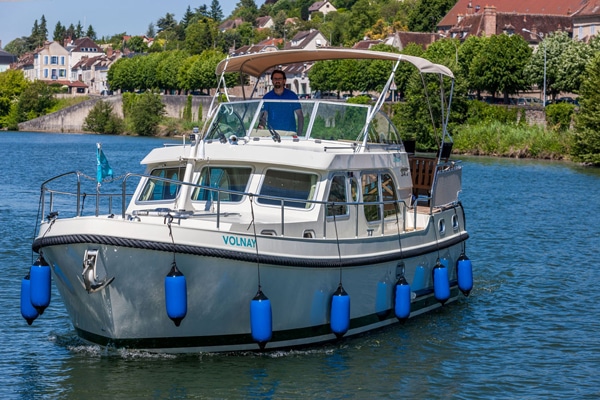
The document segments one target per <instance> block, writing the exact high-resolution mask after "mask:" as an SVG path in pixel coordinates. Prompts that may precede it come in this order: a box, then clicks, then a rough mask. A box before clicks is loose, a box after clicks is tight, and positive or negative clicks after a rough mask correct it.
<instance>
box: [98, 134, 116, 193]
mask: <svg viewBox="0 0 600 400" xmlns="http://www.w3.org/2000/svg"><path fill="white" fill-rule="evenodd" d="M97 146H98V150H97V152H96V161H97V169H96V180H97V181H98V183H101V182H102V181H103V180H104V179H106V178H112V177H113V170H112V168H111V167H110V165H108V160H107V159H106V156H105V155H104V152H103V151H102V146H101V145H100V143H97Z"/></svg>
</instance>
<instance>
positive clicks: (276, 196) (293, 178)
mask: <svg viewBox="0 0 600 400" xmlns="http://www.w3.org/2000/svg"><path fill="white" fill-rule="evenodd" d="M316 184H317V175H315V174H306V173H302V172H292V171H280V170H275V169H271V170H268V171H267V172H266V173H265V177H264V179H263V183H262V185H261V188H260V191H259V195H260V196H269V197H259V198H258V199H257V202H258V203H260V204H273V205H281V199H286V200H289V199H292V200H304V201H284V205H285V206H286V207H296V208H309V207H311V203H307V202H306V200H312V199H313V197H314V195H315V188H316Z"/></svg>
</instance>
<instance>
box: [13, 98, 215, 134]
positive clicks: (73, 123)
mask: <svg viewBox="0 0 600 400" xmlns="http://www.w3.org/2000/svg"><path fill="white" fill-rule="evenodd" d="M187 98H188V96H178V95H169V96H161V101H162V103H163V104H164V105H165V116H166V117H168V118H173V119H182V117H183V114H184V110H185V107H186V105H187ZM211 99H212V98H211V97H209V96H192V109H191V111H192V115H191V117H192V120H193V121H197V120H199V119H204V118H205V117H206V112H207V110H208V108H209V106H210V101H211ZM98 101H106V102H108V103H109V104H110V105H112V107H113V112H114V113H115V114H116V115H117V116H118V117H120V118H123V97H122V95H113V96H97V97H94V98H91V99H89V100H87V101H84V102H81V103H79V104H76V105H74V106H70V107H66V108H63V109H62V110H59V111H56V112H54V113H51V114H47V115H44V116H42V117H39V118H35V119H32V120H29V121H25V122H21V123H20V124H19V131H29V132H62V133H81V132H83V124H84V121H85V118H86V117H87V116H88V114H89V112H90V110H92V108H93V107H94V105H95V104H96V103H97V102H98ZM200 113H202V116H201V118H198V116H199V114H200Z"/></svg>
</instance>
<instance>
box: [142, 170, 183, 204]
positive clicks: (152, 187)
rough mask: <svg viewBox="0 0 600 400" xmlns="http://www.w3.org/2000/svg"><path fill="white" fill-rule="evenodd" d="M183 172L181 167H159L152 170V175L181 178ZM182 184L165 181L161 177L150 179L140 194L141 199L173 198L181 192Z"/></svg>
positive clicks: (158, 199)
mask: <svg viewBox="0 0 600 400" xmlns="http://www.w3.org/2000/svg"><path fill="white" fill-rule="evenodd" d="M182 173H183V170H182V169H181V168H157V169H155V170H153V171H152V173H151V174H150V175H152V176H155V177H157V178H164V179H172V180H178V179H180V175H181V174H182ZM180 187H181V185H180V184H178V183H176V182H169V181H163V180H160V179H152V178H150V179H148V181H147V182H146V186H145V187H144V190H142V194H141V195H140V197H139V199H138V200H140V201H160V200H172V199H174V198H175V197H177V193H179V188H180Z"/></svg>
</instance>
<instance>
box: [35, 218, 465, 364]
mask: <svg viewBox="0 0 600 400" xmlns="http://www.w3.org/2000/svg"><path fill="white" fill-rule="evenodd" d="M59 222H63V221H57V224H56V225H55V226H54V227H53V228H52V230H51V231H50V232H47V235H46V236H45V237H44V238H43V239H39V240H38V242H36V243H37V245H38V246H39V250H41V251H42V252H43V254H44V257H45V258H46V260H47V261H48V262H49V263H50V265H51V268H52V272H53V278H54V281H55V283H56V285H57V287H58V289H59V292H60V294H61V296H62V298H63V300H64V303H65V305H66V308H67V311H68V314H69V316H70V318H71V321H72V323H73V326H74V328H75V330H76V332H77V334H78V335H79V336H80V337H81V338H83V339H84V340H86V341H88V342H91V343H95V344H99V345H103V346H114V347H118V348H131V349H140V350H145V351H152V352H169V353H189V352H225V351H248V350H259V349H260V347H259V345H258V344H257V343H256V342H255V341H254V340H253V339H252V335H251V331H250V326H251V324H250V302H251V300H252V298H253V297H254V296H255V294H256V293H257V291H258V288H259V286H260V288H261V290H262V291H263V292H264V294H265V295H266V296H267V297H268V298H269V300H270V302H271V306H272V321H273V323H272V324H273V326H272V329H273V334H272V338H271V340H270V341H269V342H268V343H266V345H265V346H264V348H265V349H267V350H269V349H282V348H293V347H300V346H308V345H315V344H319V343H325V342H330V341H334V340H338V338H337V336H336V335H335V334H334V333H333V332H332V331H331V328H330V320H331V297H332V295H333V293H334V292H335V290H336V289H337V287H338V285H339V284H340V282H341V283H342V284H343V286H344V289H345V290H346V292H347V293H348V295H349V296H350V300H351V310H350V318H351V319H350V328H349V330H348V332H347V333H346V334H345V337H349V336H353V335H357V334H361V333H364V332H367V331H370V330H374V329H378V328H382V327H384V326H387V325H391V324H393V323H397V322H398V320H397V319H396V317H395V316H394V310H393V304H394V301H393V300H394V297H393V296H394V286H395V283H396V281H397V279H398V276H399V274H402V272H404V276H405V278H406V279H407V280H408V282H409V283H411V284H412V285H413V286H412V288H411V290H412V297H413V298H412V303H411V314H410V316H411V317H413V316H416V315H419V314H422V313H424V312H427V311H430V310H432V309H435V308H438V307H440V306H441V303H439V302H438V301H437V300H436V299H435V296H434V294H433V282H432V268H433V266H434V265H435V263H436V260H437V258H438V256H440V257H445V258H447V260H448V265H449V266H450V268H449V282H450V286H451V296H450V299H449V300H448V301H447V302H446V303H448V302H452V301H454V300H456V299H457V297H458V295H459V291H458V289H457V286H456V279H457V276H456V260H457V259H458V257H459V256H460V254H461V252H462V250H463V249H464V243H463V241H464V240H466V238H467V235H466V233H456V234H454V235H449V236H450V237H448V238H446V239H445V241H443V242H442V244H441V245H440V241H439V240H437V241H434V240H433V233H432V232H430V231H423V232H420V233H415V234H414V235H413V238H412V240H413V242H414V243H421V245H415V246H409V245H408V244H410V241H409V240H406V242H407V246H406V248H405V249H404V252H402V251H399V249H397V248H396V250H395V251H394V252H390V251H387V252H379V253H373V254H371V253H369V240H365V239H361V240H347V241H345V242H344V243H343V245H342V246H341V248H342V249H343V250H342V252H344V251H347V252H350V249H352V248H355V249H356V250H354V251H355V254H352V255H351V256H345V257H343V256H342V257H333V258H332V259H328V260H327V259H323V257H321V256H320V254H321V253H327V254H337V246H338V245H339V243H336V241H335V240H334V241H332V240H320V241H319V240H313V241H310V240H306V239H296V240H292V239H290V238H278V237H258V238H256V239H255V240H257V242H254V243H255V245H257V246H258V248H259V249H261V248H264V253H263V251H262V250H261V251H260V252H259V251H257V249H256V246H250V247H248V246H245V247H244V246H234V248H233V249H231V247H232V246H231V244H232V243H231V242H232V241H229V243H225V242H228V241H227V240H224V239H223V238H224V237H226V236H227V235H224V234H223V233H222V232H220V233H219V232H204V237H203V238H199V237H198V238H193V241H188V242H185V243H183V242H182V243H168V242H162V243H158V242H151V241H149V240H145V239H144V237H143V235H142V233H140V234H139V235H138V236H139V237H138V239H132V237H133V235H132V233H131V232H126V236H125V237H126V239H125V238H120V237H116V236H106V235H104V236H103V235H93V234H91V233H90V234H85V233H83V234H79V235H76V236H73V235H62V234H61V232H62V231H70V230H72V229H75V227H74V226H72V224H79V225H80V226H79V230H80V231H82V230H85V229H82V228H81V226H83V225H85V222H84V221H82V220H80V221H77V220H76V219H74V220H65V221H64V222H65V223H64V225H65V226H62V227H61V224H60V223H59ZM106 223H109V224H118V223H119V221H107V222H106ZM69 225H71V226H69ZM96 227H97V225H96ZM107 229H108V230H112V231H113V232H114V231H115V229H114V228H107ZM163 229H164V227H163ZM179 229H181V228H179ZM143 231H146V230H144V229H139V230H138V232H143ZM181 233H182V232H181V231H180V230H179V231H177V230H176V231H174V237H181ZM148 234H149V235H152V232H149V233H148ZM215 235H216V236H218V237H217V238H216V239H214V240H213V241H212V242H211V239H210V238H211V237H214V236H215ZM236 237H239V238H241V236H240V235H236ZM219 241H220V242H221V246H220V247H217V244H216V243H218V242H219ZM370 241H371V242H372V243H371V245H372V247H373V248H375V247H377V248H379V249H381V248H385V246H392V245H393V244H394V243H395V245H396V247H398V239H397V237H396V238H394V237H392V238H391V239H389V238H383V237H382V238H372V239H370ZM233 242H234V243H233V244H236V242H235V241H233ZM353 242H354V243H353ZM388 242H390V243H388ZM194 243H196V244H194ZM241 243H252V237H249V238H247V241H246V240H244V241H242V240H241V239H239V243H237V244H241ZM386 243H388V244H386ZM432 243H435V244H436V246H437V247H436V250H435V251H432V250H431V244H432ZM227 246H229V247H230V248H227ZM261 246H262V247H261ZM278 248H279V249H281V248H286V249H290V252H291V254H288V255H281V252H279V256H278V257H274V256H270V255H269V252H270V250H272V251H275V250H276V249H278ZM91 250H93V251H97V260H96V269H95V274H96V276H95V278H97V279H98V280H99V281H110V282H109V283H108V284H107V285H106V286H105V287H102V288H101V289H99V290H97V291H92V292H91V293H90V292H88V290H86V284H85V279H84V275H83V269H84V268H83V266H82V265H83V260H84V257H85V254H86V251H87V252H89V251H91ZM302 254H304V256H302ZM407 255H408V257H407ZM257 260H258V262H257ZM401 260H402V261H403V263H404V270H403V271H402V268H401V267H399V265H401V264H399V263H400V261H401ZM173 261H175V262H176V265H177V267H178V269H179V271H181V272H182V273H183V274H184V276H185V277H186V280H187V315H186V316H185V318H183V320H182V321H181V323H180V325H179V326H176V324H174V323H173V321H171V320H170V319H169V317H168V316H167V311H166V307H165V286H164V285H165V283H164V282H165V277H166V276H167V274H168V273H169V271H170V269H171V266H172V263H173Z"/></svg>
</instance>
